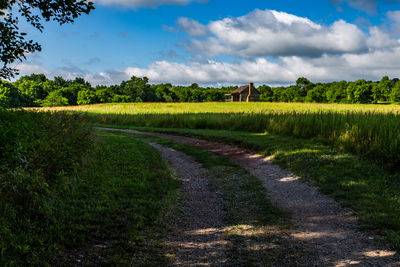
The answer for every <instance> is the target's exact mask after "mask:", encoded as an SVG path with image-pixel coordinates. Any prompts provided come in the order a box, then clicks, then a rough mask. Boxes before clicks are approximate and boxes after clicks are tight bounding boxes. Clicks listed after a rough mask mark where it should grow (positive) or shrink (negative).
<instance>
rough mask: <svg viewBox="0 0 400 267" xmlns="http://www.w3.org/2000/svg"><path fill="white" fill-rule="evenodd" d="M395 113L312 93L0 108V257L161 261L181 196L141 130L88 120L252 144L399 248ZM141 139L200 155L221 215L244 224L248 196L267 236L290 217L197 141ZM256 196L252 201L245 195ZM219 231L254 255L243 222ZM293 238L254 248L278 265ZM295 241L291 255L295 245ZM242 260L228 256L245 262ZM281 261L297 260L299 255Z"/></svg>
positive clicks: (399, 159) (399, 151)
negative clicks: (289, 98) (270, 248)
mask: <svg viewBox="0 0 400 267" xmlns="http://www.w3.org/2000/svg"><path fill="white" fill-rule="evenodd" d="M32 111H33V112H32ZM399 111H400V106H396V105H349V104H310V103H308V104H303V103H124V104H120V103H118V104H96V105H87V106H70V107H54V108H40V109H37V108H29V109H27V110H25V111H23V110H16V111H11V110H9V111H7V110H2V111H1V113H0V122H1V126H2V127H3V128H4V129H5V131H2V132H1V135H0V142H1V144H2V145H3V146H4V147H5V148H6V149H5V150H4V151H2V154H1V156H2V159H3V161H2V165H1V166H0V167H1V168H2V169H3V170H6V171H5V172H3V173H2V174H1V175H0V183H1V187H0V193H1V194H0V196H1V202H0V203H1V204H0V209H1V211H2V214H3V215H4V216H2V217H1V218H0V226H1V228H0V235H1V240H2V242H0V245H1V247H2V250H3V251H6V253H7V255H8V256H7V257H2V258H1V263H2V264H3V263H4V264H24V263H27V262H31V263H38V262H40V261H41V260H43V261H45V262H47V263H51V264H72V263H73V262H75V261H76V260H80V259H79V257H80V255H84V257H85V262H86V263H88V264H99V263H107V264H122V265H129V264H130V262H131V259H130V255H141V256H140V257H139V258H136V259H135V260H138V262H142V263H149V264H152V263H161V264H163V263H165V262H167V261H168V260H169V259H168V257H170V256H165V255H169V254H168V253H167V252H165V251H164V248H163V246H162V245H161V244H163V238H164V235H165V233H166V229H167V228H166V227H169V226H168V225H169V224H170V221H169V220H170V219H168V218H169V217H170V216H177V215H176V212H177V211H174V209H176V208H175V205H178V206H179V205H182V204H176V203H180V202H179V200H178V198H177V197H176V194H177V192H179V191H177V188H178V187H179V184H178V183H176V180H174V179H173V178H174V177H175V175H174V174H172V173H171V170H170V167H169V166H167V164H164V161H162V160H161V156H160V154H158V152H157V151H155V150H154V149H153V148H151V147H150V146H149V145H148V144H146V142H148V141H146V140H147V139H142V140H140V139H141V138H142V137H139V136H138V135H137V134H129V133H124V134H121V133H118V132H112V133H109V132H108V133H106V132H105V131H103V130H96V131H94V130H93V129H94V127H96V126H97V127H108V128H116V129H133V130H139V131H146V132H153V133H154V132H161V133H168V134H172V135H175V136H182V135H184V136H190V137H195V138H199V139H204V140H209V141H217V142H220V143H221V146H222V144H229V145H235V146H238V147H241V148H246V149H250V150H251V151H254V152H257V153H259V154H260V155H263V156H265V157H268V158H271V159H273V161H274V163H275V164H277V165H279V166H280V167H281V168H283V169H285V170H287V171H290V172H293V173H294V174H295V175H297V176H299V177H301V180H302V181H308V183H309V184H311V185H313V186H316V187H317V188H318V190H319V191H320V192H322V193H323V194H326V195H328V196H330V197H332V198H333V199H335V200H336V201H337V202H338V203H340V204H341V206H343V207H347V208H350V209H351V211H352V213H353V214H354V215H355V216H356V217H357V218H358V221H359V223H358V226H357V227H358V228H359V229H362V230H363V231H366V233H367V235H370V236H372V237H371V238H373V239H374V240H377V241H379V242H383V244H389V245H390V246H391V247H392V248H393V249H395V250H397V251H400V209H399V207H400V194H399V192H400V169H399V166H400V123H399V121H400V120H399V119H400V114H399ZM16 122H18V123H16ZM132 138H133V139H132ZM9 140H13V142H9ZM149 140H150V141H151V142H157V143H160V144H163V145H164V146H167V147H168V146H169V147H173V148H175V149H177V150H180V151H182V152H184V153H186V154H188V155H192V156H194V157H195V158H196V160H197V161H198V162H200V163H201V164H203V167H204V168H206V169H207V170H208V171H210V173H212V174H213V175H214V176H213V177H214V178H210V179H211V180H212V181H213V184H215V185H214V186H217V191H220V192H222V196H223V197H224V201H225V202H224V203H225V204H223V205H227V206H226V207H225V208H226V211H227V212H228V214H229V216H233V217H235V216H238V217H235V218H237V220H238V221H243V222H244V218H242V217H241V216H242V214H245V211H246V209H247V208H246V207H247V206H246V205H253V206H252V208H251V210H250V209H249V210H248V212H252V215H251V216H255V217H257V216H258V215H260V216H266V217H265V218H266V219H265V220H264V219H262V220H261V219H257V220H256V222H257V223H254V225H253V226H252V227H255V228H254V229H256V228H257V229H263V230H262V231H263V233H264V234H265V235H266V236H268V235H270V234H271V233H270V232H268V231H266V230H265V227H266V226H267V225H268V227H272V226H273V227H277V228H279V229H280V228H281V227H289V228H290V227H291V226H290V223H289V222H288V220H287V218H288V217H287V216H286V215H285V213H284V212H282V211H280V210H279V209H278V208H277V207H276V206H274V205H273V204H271V203H269V202H264V201H262V199H265V191H264V187H263V186H262V185H261V184H260V182H259V181H258V180H257V178H254V177H253V176H251V177H250V176H246V175H249V174H246V171H245V170H243V169H241V168H240V167H239V166H237V165H232V163H229V160H227V159H224V160H219V159H217V158H216V157H215V156H214V155H212V154H208V152H207V151H203V150H201V151H202V152H199V151H200V150H199V148H193V147H188V146H181V145H177V144H175V143H171V142H166V141H165V140H164V141H163V140H162V139H160V138H158V139H157V138H155V139H149ZM142 141H144V142H142ZM116 166H117V168H116ZM229 166H230V167H229ZM228 167H229V168H231V169H229V172H227V169H226V168H228ZM242 167H243V168H245V167H246V166H242ZM227 173H229V177H235V179H236V180H230V179H228V177H227V176H226V175H227ZM239 174H240V175H239ZM243 177H247V178H243ZM127 178H128V179H127ZM242 178H243V179H246V180H242ZM247 179H248V180H247ZM122 181H124V182H122ZM242 182H243V183H249V185H246V186H244V185H241V183H242ZM267 192H268V188H267ZM178 194H179V193H178ZM254 195H257V199H258V200H257V203H256V202H248V201H249V200H250V199H253V197H254ZM238 196H241V197H243V199H244V200H243V201H244V202H243V201H242V200H240V201H241V203H242V202H243V203H247V204H246V205H242V206H240V208H241V211H240V212H238V211H237V210H236V209H235V208H234V207H237V203H236V202H237V201H238V200H237V197H238ZM26 199H29V200H31V201H25V200H26ZM259 200H260V201H259ZM171 210H172V211H173V212H172V211H171ZM256 210H263V211H262V214H260V213H259V212H258V211H257V212H255V211H256ZM171 212H172V215H171ZM115 214H120V216H116V215H115ZM174 214H175V215H174ZM289 215H290V214H289ZM180 216H184V215H182V214H181V215H180ZM189 216H190V215H189ZM249 216H250V215H249ZM255 217H254V218H255ZM38 218H40V219H38ZM67 218H73V219H72V220H71V219H67ZM229 218H231V217H229ZM249 218H252V217H249ZM277 218H278V219H277ZM235 220H236V219H235ZM32 221H35V223H30V222H32ZM228 221H229V220H228ZM232 223H233V221H232ZM294 223H295V221H294ZM246 224H253V222H250V221H246ZM27 225H29V226H30V227H25V226H27ZM41 225H46V229H45V230H46V231H44V230H43V228H42V227H41ZM235 227H236V226H235ZM246 227H247V226H246ZM21 229H22V230H21ZM116 229H118V231H117V230H116ZM227 229H228V228H227ZM229 229H230V230H224V231H226V232H225V234H226V235H227V236H230V237H229V238H228V239H229V240H230V241H229V242H231V241H232V242H236V243H237V244H238V247H239V248H240V249H241V250H242V252H243V253H244V254H241V255H252V254H251V253H253V252H251V253H250V254H246V253H248V252H249V249H247V248H246V247H245V245H244V244H246V242H249V240H247V239H246V238H244V237H243V236H247V235H248V234H251V232H246V231H250V230H243V229H242V230H240V231H244V232H242V234H243V236H240V235H237V231H238V230H237V228H229ZM257 231H259V230H257ZM260 231H261V230H260ZM265 238H267V237H265ZM268 238H269V237H268ZM279 238H283V239H285V238H284V237H283V236H281V235H280V236H279ZM283 239H282V240H283ZM110 240H112V241H110ZM264 241H265V240H264ZM264 241H263V240H261V239H258V241H257V242H261V243H262V242H264ZM99 242H100V243H99ZM285 242H289V243H285ZM291 242H298V241H293V240H292V241H287V240H286V241H284V244H286V245H284V246H283V247H279V249H278V250H277V251H276V252H273V253H277V254H279V256H278V255H275V256H271V255H272V254H268V253H270V252H268V253H267V254H266V255H264V254H262V255H261V254H257V255H259V256H260V257H261V258H263V259H264V260H266V261H269V260H270V258H268V257H273V258H274V257H275V261H276V262H277V263H279V262H280V261H281V260H282V259H284V258H285V257H284V256H283V255H284V254H281V253H282V251H287V248H288V247H290V246H291V245H290V244H292V243H291ZM321 242H322V241H321ZM145 244H148V245H145ZM98 246H103V247H104V249H101V250H99V249H97V248H96V247H98ZM285 246H286V247H285ZM299 248H302V245H299ZM246 251H247V252H246ZM299 251H300V252H299ZM299 251H292V252H291V253H293V255H298V253H303V252H301V251H302V250H301V249H300V250H299ZM242 252H241V253H242ZM245 252H246V253H245ZM163 253H166V254H165V255H164V254H163ZM257 253H258V252H257ZM271 253H272V252H271ZM45 254H46V255H47V256H46V257H45V258H44V256H43V255H45ZM90 255H94V256H90ZM293 255H292V256H293ZM259 256H257V257H259ZM243 257H244V256H243ZM252 258H253V257H252V256H245V257H244V258H240V259H235V260H238V262H241V263H243V264H249V263H250V262H251V259H252ZM15 259H17V260H15ZM288 259H289V258H288ZM242 260H243V261H244V262H242ZM290 260H293V261H297V256H293V258H290Z"/></svg>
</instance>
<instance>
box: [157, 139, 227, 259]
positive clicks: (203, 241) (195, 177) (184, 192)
mask: <svg viewBox="0 0 400 267" xmlns="http://www.w3.org/2000/svg"><path fill="white" fill-rule="evenodd" d="M150 145H151V146H153V147H154V148H155V149H157V150H158V151H160V153H161V155H162V157H163V159H164V160H165V161H167V162H168V164H169V165H170V166H171V167H172V168H173V169H174V171H175V172H176V174H177V175H178V177H179V179H180V180H181V182H182V186H181V188H180V195H181V196H182V197H183V201H181V203H182V204H183V205H182V213H183V214H182V216H180V218H182V219H181V221H176V224H177V229H175V231H173V232H171V233H169V234H168V236H167V238H166V245H167V249H168V250H169V251H171V252H172V254H173V255H174V256H173V257H171V260H172V262H171V263H172V265H173V266H224V265H225V264H226V262H227V257H226V255H225V250H226V245H227V240H225V238H224V236H223V232H224V228H223V226H224V225H223V216H224V212H223V206H222V200H221V199H220V197H219V196H218V195H217V194H216V192H214V191H212V190H211V189H210V186H209V179H208V176H209V175H208V171H207V170H206V169H204V168H203V167H202V166H201V165H200V164H199V163H198V162H196V161H194V160H193V159H192V158H191V157H189V156H187V155H186V154H184V153H181V152H179V151H176V150H174V149H172V148H168V147H164V146H161V145H159V144H156V143H150ZM178 229H179V230H178Z"/></svg>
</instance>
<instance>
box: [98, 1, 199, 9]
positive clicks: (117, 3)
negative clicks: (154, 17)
mask: <svg viewBox="0 0 400 267" xmlns="http://www.w3.org/2000/svg"><path fill="white" fill-rule="evenodd" d="M94 2H95V3H98V4H100V5H107V6H120V7H125V8H134V9H137V8H145V7H152V8H155V7H158V6H161V5H180V6H183V5H187V4H189V3H191V2H199V3H205V2H207V0H94Z"/></svg>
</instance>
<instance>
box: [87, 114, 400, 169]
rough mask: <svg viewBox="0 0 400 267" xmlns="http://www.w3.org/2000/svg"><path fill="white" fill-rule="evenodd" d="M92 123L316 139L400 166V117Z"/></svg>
mask: <svg viewBox="0 0 400 267" xmlns="http://www.w3.org/2000/svg"><path fill="white" fill-rule="evenodd" d="M90 115H91V116H90V118H91V120H92V121H93V122H96V123H103V124H121V125H131V126H147V127H164V128H189V129H219V130H240V131H250V132H269V133H273V134H279V135H288V136H295V137H301V138H318V139H320V140H322V141H323V142H326V143H329V144H332V145H335V146H337V147H339V148H341V149H343V150H344V151H348V152H352V153H356V154H358V155H361V156H363V157H367V158H370V159H373V160H375V161H378V162H379V163H384V164H385V165H387V166H389V167H390V168H398V166H400V165H399V164H400V115H399V114H397V113H381V112H373V111H368V112H353V111H346V112H334V111H317V112H296V111H285V112H267V111H265V112H257V113H198V114H196V113H192V114H190V113H186V114H132V115H128V114H125V115H121V114H94V113H91V114H90Z"/></svg>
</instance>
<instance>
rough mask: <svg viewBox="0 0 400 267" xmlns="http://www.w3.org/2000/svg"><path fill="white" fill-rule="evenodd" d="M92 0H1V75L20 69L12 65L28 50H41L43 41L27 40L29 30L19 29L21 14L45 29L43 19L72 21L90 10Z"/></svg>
mask: <svg viewBox="0 0 400 267" xmlns="http://www.w3.org/2000/svg"><path fill="white" fill-rule="evenodd" d="M92 9H94V7H93V3H92V2H89V1H86V0H68V1H59V0H1V1H0V36H1V42H0V58H1V62H2V63H3V66H2V68H1V69H0V77H1V78H10V77H13V76H14V75H15V74H17V73H18V70H17V69H15V68H11V67H9V65H10V64H11V63H13V62H15V61H22V60H24V59H26V54H28V53H33V52H36V51H40V50H41V46H40V44H38V43H37V42H34V41H33V40H26V39H25V37H26V33H24V32H21V31H20V30H19V26H18V22H19V21H21V18H24V19H25V21H26V22H27V23H28V24H30V25H32V26H33V27H34V28H36V29H37V30H39V31H40V32H42V31H43V29H44V27H43V25H42V20H43V19H44V20H45V21H50V20H53V21H56V22H58V23H59V24H60V25H61V24H64V23H72V22H73V21H74V20H75V19H76V18H77V17H78V16H80V15H81V14H83V13H85V14H89V12H90V11H91V10H92Z"/></svg>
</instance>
